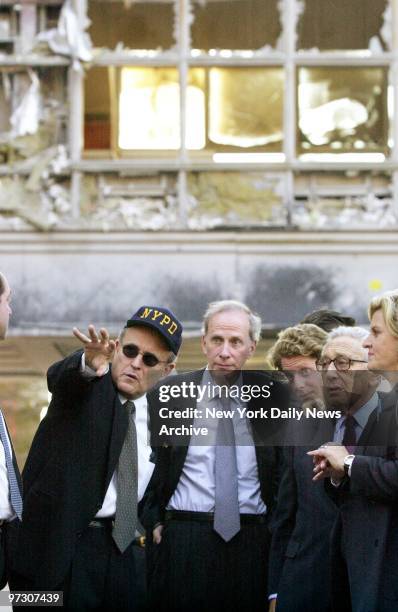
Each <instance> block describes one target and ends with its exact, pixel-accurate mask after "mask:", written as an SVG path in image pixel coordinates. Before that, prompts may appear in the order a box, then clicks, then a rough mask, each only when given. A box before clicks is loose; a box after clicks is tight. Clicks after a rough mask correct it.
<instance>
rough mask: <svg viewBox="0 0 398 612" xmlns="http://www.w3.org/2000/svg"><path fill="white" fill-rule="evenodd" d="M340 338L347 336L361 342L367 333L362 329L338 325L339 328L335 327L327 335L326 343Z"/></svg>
mask: <svg viewBox="0 0 398 612" xmlns="http://www.w3.org/2000/svg"><path fill="white" fill-rule="evenodd" d="M341 336H348V337H349V338H354V339H355V340H361V341H363V340H365V338H367V337H368V336H369V332H368V331H367V330H366V329H365V328H364V327H358V326H355V327H346V326H344V325H340V327H336V328H335V329H332V331H331V332H329V333H328V339H327V342H329V340H334V338H340V337H341Z"/></svg>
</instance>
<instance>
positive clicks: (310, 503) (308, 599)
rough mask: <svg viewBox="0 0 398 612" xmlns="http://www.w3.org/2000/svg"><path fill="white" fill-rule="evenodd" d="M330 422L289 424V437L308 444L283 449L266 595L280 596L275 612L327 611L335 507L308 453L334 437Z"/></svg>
mask: <svg viewBox="0 0 398 612" xmlns="http://www.w3.org/2000/svg"><path fill="white" fill-rule="evenodd" d="M334 426H335V425H334V421H333V420H329V419H328V420H317V421H315V420H314V419H311V420H305V421H300V422H297V423H292V427H291V429H293V427H294V429H295V432H289V434H288V438H287V439H288V440H289V443H291V442H292V441H293V440H294V436H293V433H295V434H297V440H298V441H300V440H305V443H306V444H308V446H302V445H298V446H287V447H285V449H284V458H285V463H284V470H283V475H282V479H281V484H280V487H279V491H278V502H277V506H276V509H275V512H274V515H273V520H272V522H271V532H272V542H271V551H270V561H269V583H268V591H269V594H270V595H271V594H273V593H277V594H278V604H277V609H278V611H279V610H281V611H282V612H283V611H285V612H302V611H303V610H305V611H306V612H319V611H320V610H322V611H323V612H327V610H328V609H330V585H329V583H330V564H329V536H330V530H331V529H332V526H333V524H334V521H335V519H336V514H337V508H336V506H335V504H334V503H333V501H332V500H331V499H330V498H329V496H328V495H327V493H326V491H325V489H324V485H323V482H316V483H315V482H313V481H312V477H313V461H312V458H311V457H309V456H308V455H307V451H309V450H313V449H314V448H317V447H318V446H319V445H320V444H322V443H325V442H328V441H330V440H332V439H333V433H334Z"/></svg>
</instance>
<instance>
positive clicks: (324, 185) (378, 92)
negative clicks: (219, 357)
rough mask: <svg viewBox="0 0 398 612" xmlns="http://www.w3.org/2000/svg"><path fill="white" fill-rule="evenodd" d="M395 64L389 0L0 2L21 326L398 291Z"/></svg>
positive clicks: (5, 180) (3, 169) (7, 257)
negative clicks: (163, 308)
mask: <svg viewBox="0 0 398 612" xmlns="http://www.w3.org/2000/svg"><path fill="white" fill-rule="evenodd" d="M397 58H398V0H390V1H389V0H350V1H349V2H346V1H345V0H333V1H331V0H141V1H140V0H65V1H64V2H62V0H35V1H34V0H21V2H19V3H17V2H11V1H10V2H8V1H7V0H6V1H4V0H3V1H2V2H1V4H0V74H1V80H0V261H1V265H0V269H4V271H6V273H7V274H8V275H9V276H10V278H12V282H13V287H14V292H15V294H16V295H17V297H16V299H15V303H14V326H16V327H17V328H18V327H19V330H18V333H21V332H22V333H32V332H35V333H36V332H39V333H46V332H48V331H49V330H53V331H57V332H59V331H62V329H64V330H67V329H68V328H69V327H70V326H71V325H73V324H75V323H82V324H85V323H87V322H88V321H94V322H100V323H105V324H108V325H110V326H111V327H114V328H117V327H118V325H119V324H120V322H121V321H122V320H123V319H124V318H125V316H126V312H127V313H128V312H130V310H132V308H134V307H135V306H138V305H139V304H140V303H143V302H146V303H150V302H151V301H154V302H157V303H159V302H161V301H163V302H164V303H165V304H166V305H168V306H170V307H172V308H173V309H175V311H176V312H177V314H178V315H179V316H180V317H181V318H182V319H183V320H184V321H185V322H186V323H187V324H188V326H189V324H191V325H192V327H193V328H197V324H198V322H199V320H200V317H201V314H202V312H203V310H204V308H205V306H206V304H207V303H208V302H209V301H210V300H213V299H219V298H227V297H235V298H239V299H242V300H245V301H248V302H249V303H250V304H251V305H252V306H253V307H254V308H256V309H257V310H258V311H259V312H260V314H262V316H263V318H264V320H265V322H266V324H267V325H269V326H270V327H278V326H283V325H285V324H289V323H292V322H293V323H294V322H296V321H297V320H299V319H300V318H301V317H302V316H303V315H304V314H305V313H306V312H308V311H310V310H313V309H315V308H318V307H321V306H331V307H335V308H339V309H344V310H347V311H350V312H351V313H352V314H354V315H356V316H357V317H358V318H359V319H360V320H362V321H363V320H365V305H366V303H367V302H368V300H369V298H370V297H371V296H372V295H373V294H374V293H375V292H378V291H381V290H385V289H390V288H393V287H395V286H397V284H398V283H397V276H396V274H395V269H396V268H397V264H398V245H397V239H396V237H397V229H398V59H397ZM115 296H117V298H116V297H115Z"/></svg>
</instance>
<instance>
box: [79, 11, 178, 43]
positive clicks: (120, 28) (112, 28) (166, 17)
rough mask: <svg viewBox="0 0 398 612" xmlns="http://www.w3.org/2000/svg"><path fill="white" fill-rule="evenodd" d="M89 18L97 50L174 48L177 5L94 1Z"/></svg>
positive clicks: (92, 37)
mask: <svg viewBox="0 0 398 612" xmlns="http://www.w3.org/2000/svg"><path fill="white" fill-rule="evenodd" d="M88 17H89V19H90V20H91V22H92V23H91V27H90V29H89V34H90V36H91V39H92V41H93V44H94V46H95V47H107V48H109V49H114V48H115V47H117V46H118V47H126V48H128V49H163V50H165V49H169V48H170V47H172V46H173V45H174V39H173V23H174V3H173V2H167V1H163V2H152V1H151V0H149V1H148V0H146V1H141V2H139V1H136V0H134V2H125V1H117V0H115V1H114V0H111V1H110V0H90V1H89V3H88Z"/></svg>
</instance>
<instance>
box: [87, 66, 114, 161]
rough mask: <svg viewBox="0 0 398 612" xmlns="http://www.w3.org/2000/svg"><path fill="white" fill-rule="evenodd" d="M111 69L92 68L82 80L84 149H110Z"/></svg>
mask: <svg viewBox="0 0 398 612" xmlns="http://www.w3.org/2000/svg"><path fill="white" fill-rule="evenodd" d="M111 75H112V69H109V68H100V67H94V68H90V70H88V71H87V72H86V74H85V79H84V148H85V149H107V150H109V149H111V98H110V85H111V84H110V79H111Z"/></svg>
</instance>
